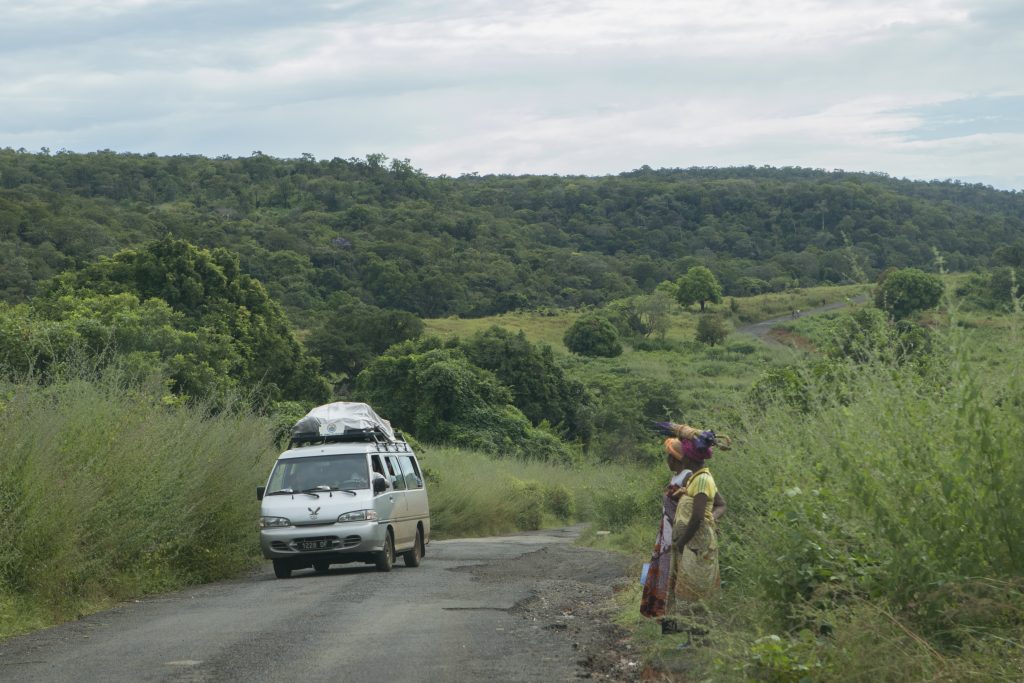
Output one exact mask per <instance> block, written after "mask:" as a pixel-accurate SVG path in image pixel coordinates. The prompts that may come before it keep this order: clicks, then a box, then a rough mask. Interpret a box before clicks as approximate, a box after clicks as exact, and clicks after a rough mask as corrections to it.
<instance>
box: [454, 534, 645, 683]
mask: <svg viewBox="0 0 1024 683" xmlns="http://www.w3.org/2000/svg"><path fill="white" fill-rule="evenodd" d="M628 566H629V562H628V560H627V559H626V558H625V557H623V556H621V555H616V554H614V553H609V552H607V551H600V550H593V549H590V548H580V547H577V546H569V545H558V546H549V547H545V548H541V549H540V550H537V551H534V552H531V553H527V554H525V555H521V556H519V557H517V558H516V559H514V560H511V561H509V562H504V563H500V564H498V563H495V564H485V565H475V566H468V567H464V568H460V569H459V571H468V572H470V573H472V574H473V575H474V576H476V577H477V578H478V579H479V580H481V581H484V582H503V581H508V580H510V579H513V578H515V579H527V580H530V581H532V582H533V585H534V587H535V588H534V593H533V595H531V596H530V597H529V598H526V599H525V600H521V601H520V602H519V603H517V604H516V605H515V607H513V608H512V610H511V612H512V614H515V615H516V616H518V617H520V618H522V619H524V620H526V621H527V622H529V624H530V627H531V628H534V629H538V630H541V631H543V632H545V633H546V634H549V636H548V637H554V638H564V639H566V640H568V641H569V642H570V643H571V647H572V650H573V652H574V653H575V656H576V665H577V667H578V674H577V675H578V676H579V677H580V678H590V679H595V680H608V681H639V680H641V671H640V669H641V667H640V663H639V653H638V652H636V651H635V650H634V647H633V644H632V642H631V640H630V637H629V633H628V632H627V631H626V630H625V629H623V628H621V627H620V626H617V625H616V624H615V623H614V621H613V620H614V618H615V614H616V612H617V608H616V606H615V604H614V602H613V601H612V597H613V596H614V594H615V592H616V591H617V590H621V589H622V588H624V587H625V586H626V581H628V580H629V579H627V578H626V576H625V574H626V570H627V569H628Z"/></svg>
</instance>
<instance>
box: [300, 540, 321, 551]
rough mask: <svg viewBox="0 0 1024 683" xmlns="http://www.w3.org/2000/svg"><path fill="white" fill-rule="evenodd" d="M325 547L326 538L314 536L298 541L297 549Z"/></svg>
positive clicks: (319, 548)
mask: <svg viewBox="0 0 1024 683" xmlns="http://www.w3.org/2000/svg"><path fill="white" fill-rule="evenodd" d="M326 547H327V539H325V538H315V539H311V540H305V541H299V550H323V549H324V548H326Z"/></svg>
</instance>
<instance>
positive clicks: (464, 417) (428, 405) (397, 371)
mask: <svg viewBox="0 0 1024 683" xmlns="http://www.w3.org/2000/svg"><path fill="white" fill-rule="evenodd" d="M356 397H357V398H358V399H359V400H364V401H366V402H367V403H370V404H371V405H373V406H374V408H375V409H376V410H377V411H378V412H379V413H380V414H382V415H386V416H387V417H388V419H389V420H390V421H391V423H392V424H393V425H395V426H396V427H400V428H402V429H405V430H408V431H411V432H412V433H413V434H414V435H415V436H416V438H418V439H422V440H424V441H430V442H435V443H448V444H452V445H456V446H464V447H466V448H473V449H477V450H483V451H487V452H489V453H492V454H494V455H498V456H513V457H528V458H533V459H538V460H563V461H567V460H572V459H573V458H574V457H575V453H574V451H573V449H572V447H570V446H569V445H567V444H566V443H564V442H563V441H561V440H559V439H558V438H557V437H556V436H555V435H554V434H551V433H550V432H549V431H547V430H545V429H541V428H537V427H534V426H533V425H531V424H530V421H529V420H528V419H527V418H526V416H525V415H523V413H522V412H520V410H519V409H518V408H516V407H515V406H514V405H512V400H513V399H512V392H511V391H510V390H509V389H508V387H506V386H505V385H504V384H502V383H501V382H500V381H499V380H498V378H497V377H496V376H495V375H494V373H492V372H490V371H488V370H484V369H483V368H479V367H477V366H475V365H473V363H471V362H470V361H469V359H468V358H466V356H465V354H464V353H463V352H462V350H461V349H459V348H457V346H456V347H452V346H448V347H444V346H442V345H441V342H440V341H439V340H438V339H436V338H427V339H421V340H418V341H409V342H403V343H402V344H397V345H395V346H393V347H391V348H390V349H388V351H387V352H386V353H384V354H383V355H381V356H378V357H377V358H376V359H374V360H373V361H372V362H371V363H370V364H369V365H367V366H366V369H365V370H363V371H362V372H361V373H359V376H358V377H357V378H356Z"/></svg>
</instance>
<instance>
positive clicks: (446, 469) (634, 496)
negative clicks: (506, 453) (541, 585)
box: [419, 447, 658, 538]
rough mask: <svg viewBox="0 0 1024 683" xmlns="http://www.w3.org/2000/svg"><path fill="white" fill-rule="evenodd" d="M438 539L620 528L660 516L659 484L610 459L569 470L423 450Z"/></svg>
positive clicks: (641, 471) (461, 452)
mask: <svg viewBox="0 0 1024 683" xmlns="http://www.w3.org/2000/svg"><path fill="white" fill-rule="evenodd" d="M419 455H420V459H421V462H422V464H423V466H424V468H425V470H426V475H427V483H428V488H429V496H430V514H431V527H432V529H433V532H434V534H435V536H436V537H438V538H453V537H461V536H485V535H491V534H499V533H505V532H510V531H517V530H528V529H539V528H543V527H550V526H557V525H562V524H566V523H570V522H577V521H586V522H592V523H593V525H594V527H595V529H599V530H608V531H613V532H623V531H625V529H626V528H627V527H628V526H629V525H632V524H634V523H635V521H636V520H637V519H638V518H646V517H648V516H649V515H650V514H652V513H653V514H655V515H657V505H658V499H657V496H658V493H657V491H658V483H657V481H656V480H655V479H654V478H652V476H651V474H650V472H649V471H647V470H646V469H643V468H637V467H634V466H626V465H614V464H590V465H581V466H576V467H568V466H563V465H556V464H551V463H544V462H537V461H523V460H516V459H511V458H504V459H498V458H492V457H488V456H487V455H485V454H483V453H479V452H475V451H468V450H463V449H456V448H437V447H431V448H427V449H425V450H421V451H420V453H419Z"/></svg>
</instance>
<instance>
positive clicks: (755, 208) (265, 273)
mask: <svg viewBox="0 0 1024 683" xmlns="http://www.w3.org/2000/svg"><path fill="white" fill-rule="evenodd" d="M164 236H172V237H174V238H178V239H184V240H187V241H189V242H190V243H193V244H196V245H199V246H201V247H203V248H209V249H212V248H218V247H226V248H228V249H230V250H231V251H233V252H235V253H237V254H238V255H239V258H240V265H241V268H242V270H243V272H245V273H248V274H249V275H251V276H253V277H255V278H257V279H258V280H260V281H261V282H263V283H264V285H265V286H266V287H267V290H268V292H269V293H270V294H271V296H272V297H273V298H274V299H276V300H278V301H280V302H281V303H282V304H283V305H284V307H285V308H286V310H288V311H289V313H290V314H291V315H292V316H293V318H295V319H296V320H297V321H298V322H299V323H300V324H302V323H303V322H304V321H308V320H311V319H312V318H311V317H309V314H310V313H312V312H314V311H317V310H318V309H320V308H322V307H323V306H324V303H325V302H326V301H327V300H328V298H329V297H330V296H331V295H332V294H333V293H335V292H338V291H344V292H347V293H348V294H350V295H352V296H353V297H355V298H357V299H358V300H360V301H362V302H364V303H366V304H368V305H372V306H376V307H379V308H382V309H399V310H404V311H408V312H411V313H414V314H416V315H419V316H444V315H452V314H457V315H461V316H478V315H487V314H494V313H499V312H503V311H509V310H515V309H522V308H534V309H535V308H542V307H549V306H551V307H564V306H578V305H583V304H602V303H605V302H607V301H609V300H612V299H616V298H619V297H622V296H628V295H634V294H639V293H643V292H650V291H652V290H653V289H654V287H655V286H656V285H657V284H658V283H660V282H662V281H664V280H675V279H677V278H678V277H680V276H681V275H683V274H685V273H686V272H687V271H688V269H689V268H691V267H693V266H705V267H708V268H710V269H711V271H712V272H714V274H715V275H716V276H717V278H718V279H719V280H720V282H721V283H722V286H723V288H724V293H725V294H727V295H729V294H736V295H741V294H750V293H757V292H760V291H766V290H780V289H784V288H787V287H791V286H795V285H811V284H817V283H829V282H834V283H840V282H849V281H864V280H868V279H873V278H874V277H875V276H877V274H878V273H880V272H881V271H883V270H885V269H887V268H892V267H907V266H917V267H922V268H925V269H932V268H934V261H935V257H936V253H937V254H938V255H940V256H941V257H942V259H943V261H944V263H945V265H946V267H947V268H948V269H951V270H969V269H973V268H980V267H988V266H992V265H1000V264H1004V265H1020V264H1017V263H1011V262H1010V261H1012V260H1013V259H1014V258H1017V257H1019V256H1020V254H1022V253H1024V195H1022V194H1021V193H1018V192H1004V191H998V190H994V189H992V188H990V187H985V186H981V185H965V184H961V183H956V182H937V181H936V182H912V181H907V180H898V179H895V178H890V177H888V176H885V175H881V174H864V173H847V172H842V171H833V172H826V171H821V170H811V169H802V168H768V167H764V168H754V167H743V168H692V169H662V170H653V169H650V168H647V167H644V168H641V169H638V170H635V171H631V172H628V173H622V174H620V175H616V176H603V177H576V176H571V177H570V176H477V175H465V176H461V177H459V178H451V177H445V176H442V177H437V178H435V177H429V176H427V175H425V174H424V173H422V172H420V171H419V170H417V169H415V168H414V167H413V166H412V165H411V164H410V163H409V162H408V161H400V160H389V159H387V158H385V157H383V156H382V155H371V156H369V157H367V158H366V159H361V160H360V159H348V160H346V159H338V158H335V159H330V160H317V159H315V158H314V157H312V156H310V155H303V156H302V157H301V158H298V159H277V158H272V157H270V156H267V155H264V154H262V153H259V152H256V153H253V154H252V155H251V156H249V157H241V158H232V157H221V158H216V159H211V158H206V157H201V156H173V157H160V156H156V155H138V154H120V153H114V152H108V151H103V152H96V153H91V154H77V153H70V152H58V153H55V154H50V153H48V152H44V153H27V152H25V151H23V150H17V151H16V150H12V149H4V150H0V297H2V298H3V299H5V300H7V301H9V302H12V303H16V302H18V301H22V300H24V299H26V298H27V297H29V296H31V295H33V294H34V293H35V292H36V291H37V289H38V286H39V283H40V282H42V281H43V280H45V279H48V278H50V277H52V276H54V275H56V274H58V273H60V272H62V271H65V270H69V269H78V268H81V267H83V266H85V265H87V264H89V263H93V262H95V261H97V260H98V259H99V257H101V256H109V255H112V254H114V253H116V252H117V251H119V250H121V249H124V248H127V247H133V246H137V245H140V244H142V243H144V242H147V241H150V240H153V239H156V238H160V237H164Z"/></svg>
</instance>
